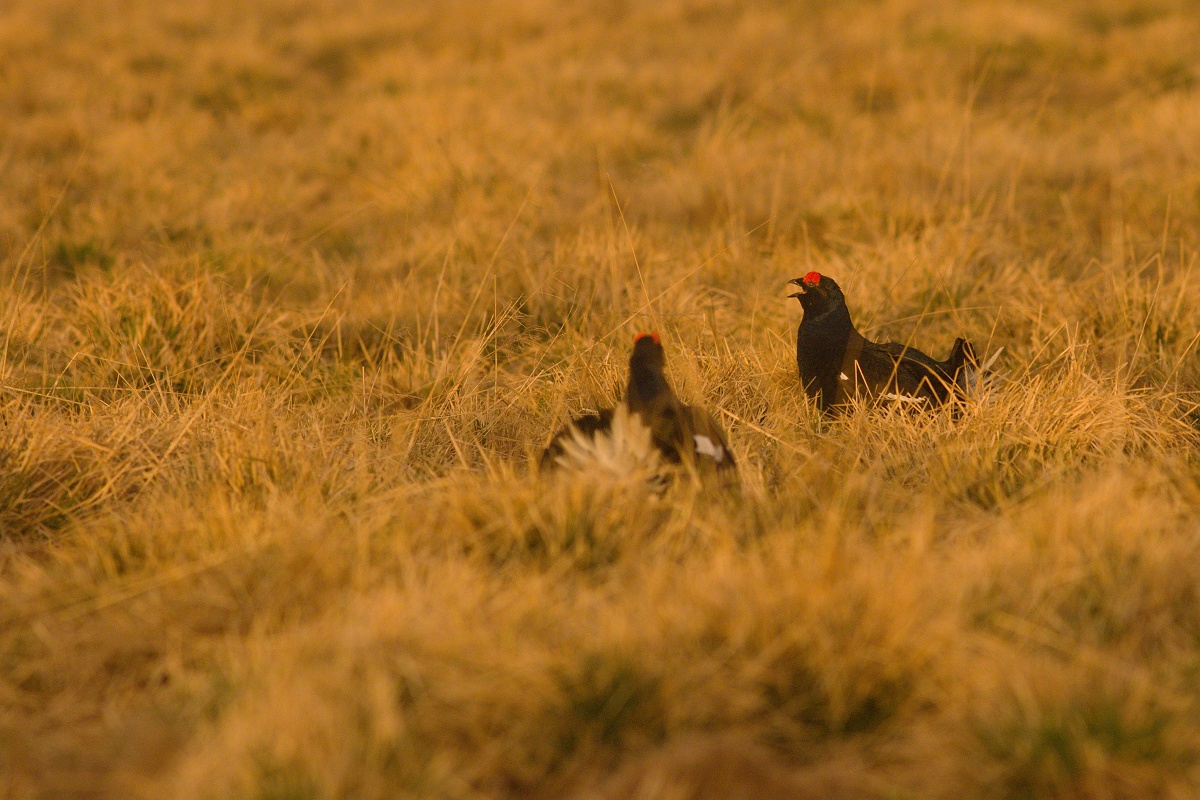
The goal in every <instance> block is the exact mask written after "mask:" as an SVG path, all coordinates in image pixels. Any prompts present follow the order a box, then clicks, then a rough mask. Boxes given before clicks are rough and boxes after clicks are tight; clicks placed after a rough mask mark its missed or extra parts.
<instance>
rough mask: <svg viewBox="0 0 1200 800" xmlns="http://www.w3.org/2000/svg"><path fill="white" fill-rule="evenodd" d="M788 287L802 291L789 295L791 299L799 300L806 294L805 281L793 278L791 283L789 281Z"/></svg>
mask: <svg viewBox="0 0 1200 800" xmlns="http://www.w3.org/2000/svg"><path fill="white" fill-rule="evenodd" d="M788 285H789V286H796V287H798V288H799V289H800V291H798V292H792V293H791V294H789V295H788V298H789V299H790V298H793V297H795V298H797V299H799V297H800V295H802V294H805V293H806V291H805V288H804V280H803V279H802V278H792V279H791V280H790V281H788Z"/></svg>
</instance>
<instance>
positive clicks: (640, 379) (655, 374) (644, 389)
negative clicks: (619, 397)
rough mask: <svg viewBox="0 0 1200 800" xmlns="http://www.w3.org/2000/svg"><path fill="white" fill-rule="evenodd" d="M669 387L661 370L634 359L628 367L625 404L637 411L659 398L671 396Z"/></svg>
mask: <svg viewBox="0 0 1200 800" xmlns="http://www.w3.org/2000/svg"><path fill="white" fill-rule="evenodd" d="M671 394H672V393H671V387H670V386H669V385H668V384H667V379H666V377H665V376H664V375H663V373H662V370H661V369H658V368H657V367H654V366H652V365H650V364H645V363H642V362H641V361H640V360H638V359H635V360H634V361H633V362H632V363H630V365H629V387H628V389H627V391H626V402H627V403H628V404H629V408H630V409H632V410H635V411H636V410H639V409H641V408H644V407H645V406H646V405H648V404H650V403H653V402H654V401H655V400H657V399H658V398H660V397H663V396H667V397H670V396H671Z"/></svg>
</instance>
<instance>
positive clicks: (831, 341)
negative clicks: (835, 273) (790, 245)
mask: <svg viewBox="0 0 1200 800" xmlns="http://www.w3.org/2000/svg"><path fill="white" fill-rule="evenodd" d="M788 283H789V284H794V285H795V286H796V287H798V291H796V292H794V293H793V294H790V295H788V297H795V298H797V299H798V300H799V301H800V305H801V306H803V308H804V318H803V319H802V320H801V321H800V329H799V330H798V331H796V364H797V365H798V366H799V368H800V382H801V383H803V384H804V389H805V391H806V392H808V396H809V397H813V398H815V399H816V400H817V403H818V405H819V406H820V408H821V409H822V410H824V409H828V408H836V407H838V406H840V405H842V404H843V403H846V402H847V401H849V400H851V399H853V398H856V397H861V398H865V399H867V398H877V397H890V398H892V399H898V398H899V397H904V398H914V399H915V400H916V401H919V402H921V403H924V404H931V405H938V404H941V403H945V402H946V401H947V400H950V399H952V398H955V397H961V396H962V395H963V394H965V392H966V391H967V390H968V389H969V388H970V387H971V386H972V385H974V383H975V381H976V379H977V378H978V375H979V372H980V367H979V362H978V361H977V360H976V358H975V350H974V348H972V347H971V343H970V342H968V341H966V340H965V339H962V338H959V339H955V340H954V346H953V347H952V348H951V349H950V357H949V358H947V359H946V360H945V361H937V360H935V359H933V358H931V357H929V356H927V355H926V354H924V353H922V352H921V351H920V350H917V349H916V348H915V347H910V346H908V345H903V344H899V343H897V342H872V341H871V340H869V339H867V338H866V337H864V336H863V335H862V334H861V333H859V332H858V331H857V330H856V329H855V328H854V323H853V322H851V321H850V309H849V308H847V307H846V297H845V295H843V294H842V289H841V287H840V286H838V285H837V282H836V281H834V280H833V278H830V277H829V276H828V275H822V274H820V273H819V272H810V273H808V274H807V275H805V276H804V277H803V278H793V279H792V280H790V281H788Z"/></svg>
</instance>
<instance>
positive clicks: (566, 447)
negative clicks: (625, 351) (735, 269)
mask: <svg viewBox="0 0 1200 800" xmlns="http://www.w3.org/2000/svg"><path fill="white" fill-rule="evenodd" d="M665 366H666V355H665V353H664V351H663V346H662V341H661V340H660V338H659V336H658V334H657V333H639V334H638V335H637V337H636V338H635V339H634V342H633V354H632V355H631V356H630V358H629V383H628V384H627V386H626V391H625V399H624V400H623V401H622V402H621V403H620V404H618V406H617V407H616V408H615V409H602V410H601V411H600V412H599V413H596V414H587V415H583V416H580V417H576V418H575V419H573V420H572V421H571V422H570V424H568V425H567V426H566V427H564V428H563V429H562V430H560V431H559V432H558V433H557V434H555V436H554V438H553V439H551V441H550V444H549V445H548V446H547V447H546V450H545V452H544V453H543V454H542V459H541V466H542V468H543V469H551V468H555V467H566V468H572V469H580V470H589V469H591V470H594V469H601V470H604V471H607V472H612V473H617V474H623V473H627V472H631V471H633V470H635V469H639V468H642V469H649V470H656V469H658V468H660V467H666V466H669V465H679V466H683V467H686V468H688V469H691V470H694V471H695V473H696V474H698V475H699V476H700V477H705V476H710V475H715V476H720V477H721V478H723V479H724V478H730V477H732V478H733V479H735V480H736V475H737V471H736V469H737V468H736V464H735V463H734V459H733V453H732V452H731V451H730V449H729V442H728V440H727V439H726V437H725V432H724V431H723V430H722V429H721V426H720V425H719V424H718V423H717V421H716V420H715V419H713V417H712V415H710V414H709V413H708V412H707V411H705V410H704V409H702V408H698V407H696V406H690V405H687V404H686V403H683V402H681V401H680V400H679V398H678V397H677V396H676V394H675V391H674V390H673V389H672V388H671V385H670V384H669V383H668V382H667V377H666V374H665V373H664V368H665Z"/></svg>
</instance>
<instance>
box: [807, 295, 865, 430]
mask: <svg viewBox="0 0 1200 800" xmlns="http://www.w3.org/2000/svg"><path fill="white" fill-rule="evenodd" d="M855 337H858V338H861V337H860V336H859V334H858V332H857V331H856V330H855V329H854V324H853V323H852V322H851V321H850V310H849V309H848V308H846V304H845V303H844V302H842V303H836V304H834V305H833V307H831V308H828V309H826V310H825V311H823V312H822V313H820V314H816V315H810V314H809V313H808V312H807V311H805V312H804V318H803V319H802V320H801V321H800V327H799V329H798V330H797V331H796V365H797V366H798V367H799V368H800V380H801V382H802V383H803V384H804V388H805V391H806V392H807V393H808V394H809V396H812V397H816V398H817V399H818V400H819V401H820V405H821V407H822V408H828V407H829V406H830V405H832V404H833V403H834V402H836V398H837V396H838V390H839V383H838V380H839V375H840V374H841V372H842V362H843V360H844V359H845V356H846V350H847V348H848V347H849V345H850V342H851V340H852V339H854V338H855Z"/></svg>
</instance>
